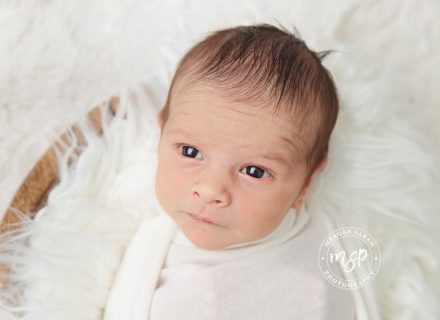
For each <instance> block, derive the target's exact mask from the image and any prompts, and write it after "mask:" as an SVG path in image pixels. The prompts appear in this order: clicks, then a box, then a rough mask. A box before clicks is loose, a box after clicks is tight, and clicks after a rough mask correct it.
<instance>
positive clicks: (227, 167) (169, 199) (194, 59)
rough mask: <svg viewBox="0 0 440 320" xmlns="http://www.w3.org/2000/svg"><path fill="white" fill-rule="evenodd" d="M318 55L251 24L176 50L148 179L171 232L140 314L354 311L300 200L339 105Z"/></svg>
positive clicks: (325, 315) (267, 315) (318, 165)
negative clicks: (178, 56)
mask: <svg viewBox="0 0 440 320" xmlns="http://www.w3.org/2000/svg"><path fill="white" fill-rule="evenodd" d="M325 54H326V53H324V54H317V53H315V52H313V51H311V50H310V49H308V48H307V46H306V44H305V43H304V42H303V41H301V40H299V39H298V38H297V37H295V36H294V35H293V34H291V33H289V32H288V31H285V30H280V29H278V28H276V27H274V26H271V25H267V24H262V25H255V26H242V27H237V28H231V29H225V30H220V31H218V32H215V33H213V34H212V35H210V36H209V37H207V38H206V39H204V40H203V41H201V42H200V43H198V44H196V45H195V46H194V47H193V48H192V49H191V50H190V51H189V52H188V53H187V54H186V55H185V56H184V57H183V59H182V60H181V62H180V64H179V65H178V68H177V71H176V73H175V76H174V78H173V81H172V83H171V86H170V89H169V92H168V98H167V101H166V104H165V106H164V108H163V109H162V110H161V111H160V113H159V114H158V116H157V122H158V124H159V126H160V129H161V131H160V141H159V144H158V150H157V151H158V167H157V172H156V180H155V192H156V196H157V200H158V202H159V204H160V206H161V207H162V209H163V211H164V212H165V213H166V215H165V216H168V217H169V218H171V220H172V221H173V222H174V223H175V225H176V226H177V229H178V231H177V233H176V235H175V236H174V238H173V239H172V241H171V242H172V243H171V244H170V246H169V249H167V252H166V254H165V255H164V256H165V258H164V260H163V264H162V266H161V269H160V271H158V272H157V273H158V278H157V279H158V280H157V283H156V286H155V287H154V293H153V294H152V297H151V301H149V302H148V303H149V304H150V305H149V307H148V308H147V310H148V311H145V310H144V309H142V312H139V313H140V314H145V313H148V314H149V319H152V320H156V319H158V320H164V319H174V320H175V319H210V320H212V319H252V320H255V319H313V320H317V319H338V320H343V319H354V307H353V305H354V304H353V300H352V297H351V293H350V292H349V291H344V290H341V289H337V288H335V287H333V286H331V285H330V284H328V283H326V280H325V278H324V276H322V275H321V274H319V270H318V262H317V255H318V247H319V244H318V242H319V243H320V242H321V241H322V240H323V238H324V236H325V235H322V234H319V233H317V232H316V230H317V229H316V225H315V224H314V223H313V224H311V223H309V222H308V220H309V218H308V216H307V212H306V211H305V208H304V200H305V197H306V195H307V192H308V190H309V189H310V186H311V183H312V181H313V179H314V178H315V177H316V175H317V174H318V173H319V172H321V171H322V170H323V169H324V168H325V166H326V163H327V150H328V144H329V139H330V135H331V133H332V130H333V128H334V125H335V122H336V119H337V114H338V96H337V91H336V87H335V84H334V82H333V80H332V77H331V75H330V73H329V72H328V71H327V70H326V69H325V68H324V67H323V65H322V64H321V61H320V59H321V58H323V57H324V56H325ZM151 232H152V231H150V233H151ZM148 233H149V232H145V234H146V235H148ZM139 242H142V241H139ZM269 249H270V250H269ZM145 255H146V254H145ZM146 256H147V255H146ZM133 261H135V260H133ZM134 264H136V262H134ZM317 270H318V271H317ZM130 273H131V272H130V271H129V272H126V274H130ZM120 278H121V279H122V278H123V276H122V275H121V276H120ZM154 281H155V280H154ZM121 282H123V280H121ZM131 288H132V287H129V286H127V290H126V291H125V293H127V292H130V291H131V290H132V289H131ZM120 292H124V291H120ZM125 293H123V294H121V295H120V296H119V297H124V296H125ZM133 296H134V298H133V299H136V298H137V297H139V295H138V294H136V295H134V294H133ZM135 297H136V298H135ZM117 299H118V296H117V295H115V296H114V298H113V301H117ZM142 299H143V300H148V299H147V298H145V299H144V297H142ZM131 308H132V307H131ZM128 310H130V308H128ZM116 314H117V313H116ZM121 314H123V313H121ZM119 317H120V316H119ZM117 318H118V317H117V316H115V317H109V318H108V319H117ZM136 319H137V318H136ZM139 319H143V318H142V317H140V318H139Z"/></svg>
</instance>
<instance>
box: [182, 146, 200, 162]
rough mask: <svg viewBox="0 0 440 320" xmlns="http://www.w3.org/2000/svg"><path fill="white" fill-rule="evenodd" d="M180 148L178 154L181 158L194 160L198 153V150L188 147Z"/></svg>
mask: <svg viewBox="0 0 440 320" xmlns="http://www.w3.org/2000/svg"><path fill="white" fill-rule="evenodd" d="M180 148H181V151H180V153H182V154H183V156H184V157H187V158H195V157H196V156H197V153H200V151H199V150H197V149H196V148H193V147H190V146H181V147H180ZM200 155H201V153H200ZM199 160H203V157H202V159H200V158H199Z"/></svg>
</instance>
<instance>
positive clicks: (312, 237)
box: [105, 207, 354, 320]
mask: <svg viewBox="0 0 440 320" xmlns="http://www.w3.org/2000/svg"><path fill="white" fill-rule="evenodd" d="M311 220H312V219H310V217H309V215H308V213H307V211H306V210H305V208H304V207H303V208H301V209H300V210H298V211H297V210H294V209H290V210H289V212H288V213H287V214H286V216H285V217H284V219H283V220H282V222H281V223H280V224H279V226H278V227H277V228H276V229H275V230H274V231H273V232H272V233H270V234H269V235H267V236H265V237H263V238H261V239H259V240H256V241H251V242H246V243H242V244H237V245H232V246H229V247H227V248H225V249H223V250H205V249H202V248H199V247H197V246H195V245H194V244H192V243H191V242H190V241H189V240H188V239H187V238H186V237H185V235H184V234H183V233H182V232H181V231H180V230H178V229H177V228H176V226H175V225H174V226H173V222H172V221H171V220H170V219H169V218H168V217H167V216H165V214H163V215H161V216H160V217H159V218H158V219H156V220H155V221H153V222H151V221H150V222H147V221H145V222H144V223H143V225H141V226H140V228H139V230H138V232H137V234H136V235H135V236H134V238H133V240H132V241H131V243H130V244H129V246H128V249H127V252H126V254H125V256H124V259H123V262H122V265H121V268H120V269H119V271H118V275H117V278H116V281H115V283H114V285H113V287H112V290H111V293H110V298H109V300H108V304H107V308H106V314H105V319H106V320H113V319H133V320H145V319H152V320H156V319H161V320H163V319H269V318H270V319H292V317H294V318H298V319H299V318H301V319H329V318H332V317H336V318H337V319H341V320H342V319H353V318H354V304H353V300H352V297H351V293H350V292H346V291H343V290H339V289H336V288H331V285H329V284H328V283H326V280H325V279H324V278H323V276H322V275H321V274H320V273H319V270H318V264H317V262H316V255H317V252H318V247H319V242H320V241H321V240H322V234H321V233H319V231H318V230H317V225H316V223H311ZM170 235H174V236H173V237H170ZM164 242H167V243H164ZM166 250H167V252H165V251H166ZM160 268H161V269H160Z"/></svg>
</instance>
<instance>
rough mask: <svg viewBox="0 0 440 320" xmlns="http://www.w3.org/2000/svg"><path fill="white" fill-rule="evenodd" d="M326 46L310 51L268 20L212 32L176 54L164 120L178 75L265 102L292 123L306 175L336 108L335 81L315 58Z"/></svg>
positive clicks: (323, 150) (319, 155)
mask: <svg viewBox="0 0 440 320" xmlns="http://www.w3.org/2000/svg"><path fill="white" fill-rule="evenodd" d="M295 31H296V29H295ZM296 33H298V32H297V31H296ZM330 52H331V51H322V52H314V51H312V50H310V49H309V48H308V47H307V46H306V44H305V43H304V41H302V40H301V39H300V37H299V36H296V35H295V34H294V33H292V32H289V31H287V30H285V29H284V28H282V30H281V29H279V28H277V27H275V26H272V25H270V24H257V25H250V26H238V27H233V28H228V29H223V30H219V31H216V32H213V33H212V34H210V35H209V36H208V37H206V38H205V39H204V40H202V41H201V42H199V43H197V44H196V45H195V46H193V47H192V48H191V49H190V50H189V51H188V52H187V53H186V55H185V56H184V57H183V58H182V59H181V60H180V62H179V64H178V67H177V69H176V72H175V75H174V78H173V81H172V83H171V86H170V88H169V92H168V98H167V101H166V103H165V106H164V109H163V119H164V122H166V120H167V118H168V113H169V105H170V103H171V97H172V91H173V88H174V87H175V85H176V83H178V82H179V81H181V80H182V79H184V78H185V81H184V85H183V86H184V87H186V86H189V85H191V84H193V83H203V84H207V85H208V86H210V87H212V88H215V89H219V91H220V92H222V95H223V96H224V97H226V98H228V99H231V101H239V102H246V103H247V104H251V105H255V106H260V107H265V108H268V106H271V107H272V109H271V111H272V113H273V114H274V115H278V114H281V115H283V116H285V117H289V120H291V121H292V123H294V124H295V126H292V128H294V129H295V130H292V134H293V135H292V136H293V137H295V139H296V140H294V143H295V145H297V148H298V151H299V154H300V155H301V157H302V159H303V160H305V162H306V165H307V168H308V171H309V174H308V177H310V174H311V173H312V172H313V170H314V169H315V168H316V166H317V165H318V164H319V163H320V162H321V161H322V160H323V159H324V158H325V157H326V155H327V151H328V144H329V140H330V135H331V133H332V131H333V128H334V126H335V123H336V119H337V115H338V110H339V100H338V95H337V89H336V86H335V84H334V81H333V79H332V76H331V74H330V72H329V71H328V70H327V69H326V68H325V67H324V66H323V65H322V64H321V60H322V59H323V58H324V57H325V56H326V55H328V54H329V53H330ZM187 80H188V81H187ZM216 92H217V91H216ZM275 102H276V103H275Z"/></svg>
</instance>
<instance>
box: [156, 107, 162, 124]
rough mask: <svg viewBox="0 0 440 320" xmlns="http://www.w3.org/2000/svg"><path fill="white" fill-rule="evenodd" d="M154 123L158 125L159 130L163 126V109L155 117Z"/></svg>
mask: <svg viewBox="0 0 440 320" xmlns="http://www.w3.org/2000/svg"><path fill="white" fill-rule="evenodd" d="M156 122H157V124H158V125H159V127H160V128H162V126H163V109H162V110H160V111H159V113H158V114H157V116H156Z"/></svg>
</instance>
